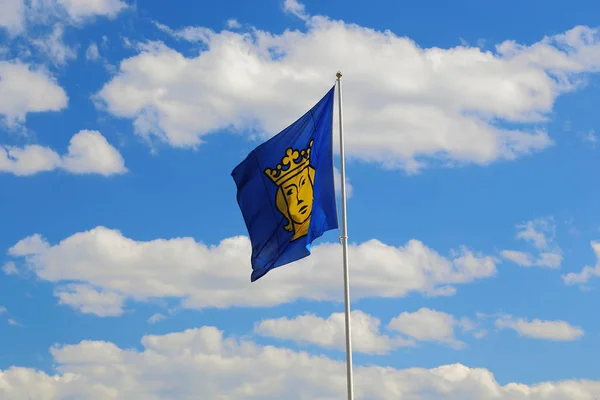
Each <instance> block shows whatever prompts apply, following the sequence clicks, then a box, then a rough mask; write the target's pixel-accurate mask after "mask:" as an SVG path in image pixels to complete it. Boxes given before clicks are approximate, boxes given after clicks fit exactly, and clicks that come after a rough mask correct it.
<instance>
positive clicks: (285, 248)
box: [231, 86, 338, 282]
mask: <svg viewBox="0 0 600 400" xmlns="http://www.w3.org/2000/svg"><path fill="white" fill-rule="evenodd" d="M334 91H335V86H334V87H332V88H331V90H329V92H328V93H327V94H326V95H325V96H324V97H323V98H322V99H321V100H320V101H319V102H318V103H317V104H316V105H314V107H313V108H312V109H310V110H309V111H308V112H307V113H306V114H304V115H303V116H302V117H300V118H299V119H298V120H297V121H296V122H294V123H293V124H292V125H290V126H288V127H287V128H286V129H284V130H283V131H281V132H280V133H278V134H277V135H276V136H274V137H272V138H271V139H269V140H267V141H266V142H264V143H262V144H260V145H259V146H257V147H256V148H255V149H254V150H253V151H252V152H250V154H249V155H248V156H247V157H246V159H244V161H242V162H241V163H240V164H239V165H238V166H237V167H235V168H234V170H233V171H232V172H231V175H232V177H233V179H234V181H235V183H236V187H237V202H238V205H239V207H240V210H241V212H242V216H243V218H244V222H245V223H246V228H247V230H248V235H249V237H250V242H251V244H252V255H251V260H250V261H251V265H252V274H251V277H250V280H251V282H254V281H256V280H258V279H260V278H261V277H262V276H264V275H265V274H267V273H268V272H269V271H270V270H272V269H273V268H277V267H280V266H282V265H285V264H289V263H292V262H294V261H297V260H300V259H301V258H304V257H306V256H309V255H310V246H311V244H312V242H313V241H314V240H315V239H317V238H318V237H320V236H322V235H323V233H325V232H326V231H329V230H332V229H337V228H338V220H337V208H336V199H335V186H334V173H333V131H332V130H333V99H334Z"/></svg>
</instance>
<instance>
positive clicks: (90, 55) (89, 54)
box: [85, 42, 100, 61]
mask: <svg viewBox="0 0 600 400" xmlns="http://www.w3.org/2000/svg"><path fill="white" fill-rule="evenodd" d="M99 58H100V50H98V45H97V44H96V43H94V42H92V43H90V45H89V46H88V48H87V50H86V51H85V59H86V60H88V61H95V60H98V59H99Z"/></svg>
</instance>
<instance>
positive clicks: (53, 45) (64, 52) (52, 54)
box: [31, 24, 77, 66]
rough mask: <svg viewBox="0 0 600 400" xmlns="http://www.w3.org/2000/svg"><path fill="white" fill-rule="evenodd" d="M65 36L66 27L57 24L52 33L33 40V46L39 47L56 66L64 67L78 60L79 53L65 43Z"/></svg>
mask: <svg viewBox="0 0 600 400" xmlns="http://www.w3.org/2000/svg"><path fill="white" fill-rule="evenodd" d="M63 35H64V26H63V25H61V24H55V25H54V27H53V28H52V32H50V33H49V34H48V35H46V36H42V37H40V38H38V39H33V40H32V41H31V44H33V45H34V46H35V47H37V48H38V50H40V51H41V53H42V54H44V55H45V56H46V57H48V59H50V61H51V62H53V63H54V64H55V65H59V66H62V65H65V64H66V63H67V62H68V61H70V60H74V59H75V58H77V52H76V51H75V50H74V49H73V48H71V47H70V46H68V45H67V44H66V43H65V41H64V38H63Z"/></svg>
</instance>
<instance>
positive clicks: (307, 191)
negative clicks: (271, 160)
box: [265, 140, 315, 240]
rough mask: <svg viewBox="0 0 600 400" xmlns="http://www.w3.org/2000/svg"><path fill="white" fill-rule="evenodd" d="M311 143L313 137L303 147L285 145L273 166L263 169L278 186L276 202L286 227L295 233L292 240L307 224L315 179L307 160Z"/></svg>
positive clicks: (300, 235)
mask: <svg viewBox="0 0 600 400" xmlns="http://www.w3.org/2000/svg"><path fill="white" fill-rule="evenodd" d="M311 146H312V140H311V142H310V143H309V146H308V149H306V150H302V151H298V150H294V149H291V148H289V149H287V150H286V155H285V156H284V157H283V158H282V159H281V164H279V165H277V168H276V169H273V170H271V169H269V168H267V169H266V170H265V174H267V176H269V178H271V179H272V180H273V182H274V183H275V184H276V185H277V186H278V188H277V194H276V195H275V205H276V206H277V209H278V210H279V212H281V213H282V214H283V216H284V217H285V218H286V221H287V223H286V225H285V227H284V228H285V230H287V231H288V232H293V233H294V236H293V237H292V240H296V239H298V238H300V237H303V236H306V235H307V234H308V227H309V226H310V216H311V213H312V205H313V185H314V181H315V169H314V168H313V167H312V166H311V165H310V164H309V162H310V147H311ZM284 166H288V168H286V169H283V167H284Z"/></svg>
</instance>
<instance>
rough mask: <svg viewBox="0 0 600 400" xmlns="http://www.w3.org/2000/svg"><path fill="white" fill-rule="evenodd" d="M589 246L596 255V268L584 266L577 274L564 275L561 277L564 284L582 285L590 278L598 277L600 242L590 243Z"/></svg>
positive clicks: (599, 271)
mask: <svg viewBox="0 0 600 400" xmlns="http://www.w3.org/2000/svg"><path fill="white" fill-rule="evenodd" d="M590 244H591V246H592V249H593V250H594V253H595V254H596V266H594V267H591V266H589V265H586V266H585V267H583V269H582V270H581V272H579V273H575V272H570V273H568V274H566V275H563V276H562V278H563V281H564V282H565V284H567V285H576V284H584V283H587V282H588V281H589V280H590V279H591V278H592V277H594V276H600V242H596V241H592V242H591V243H590Z"/></svg>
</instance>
